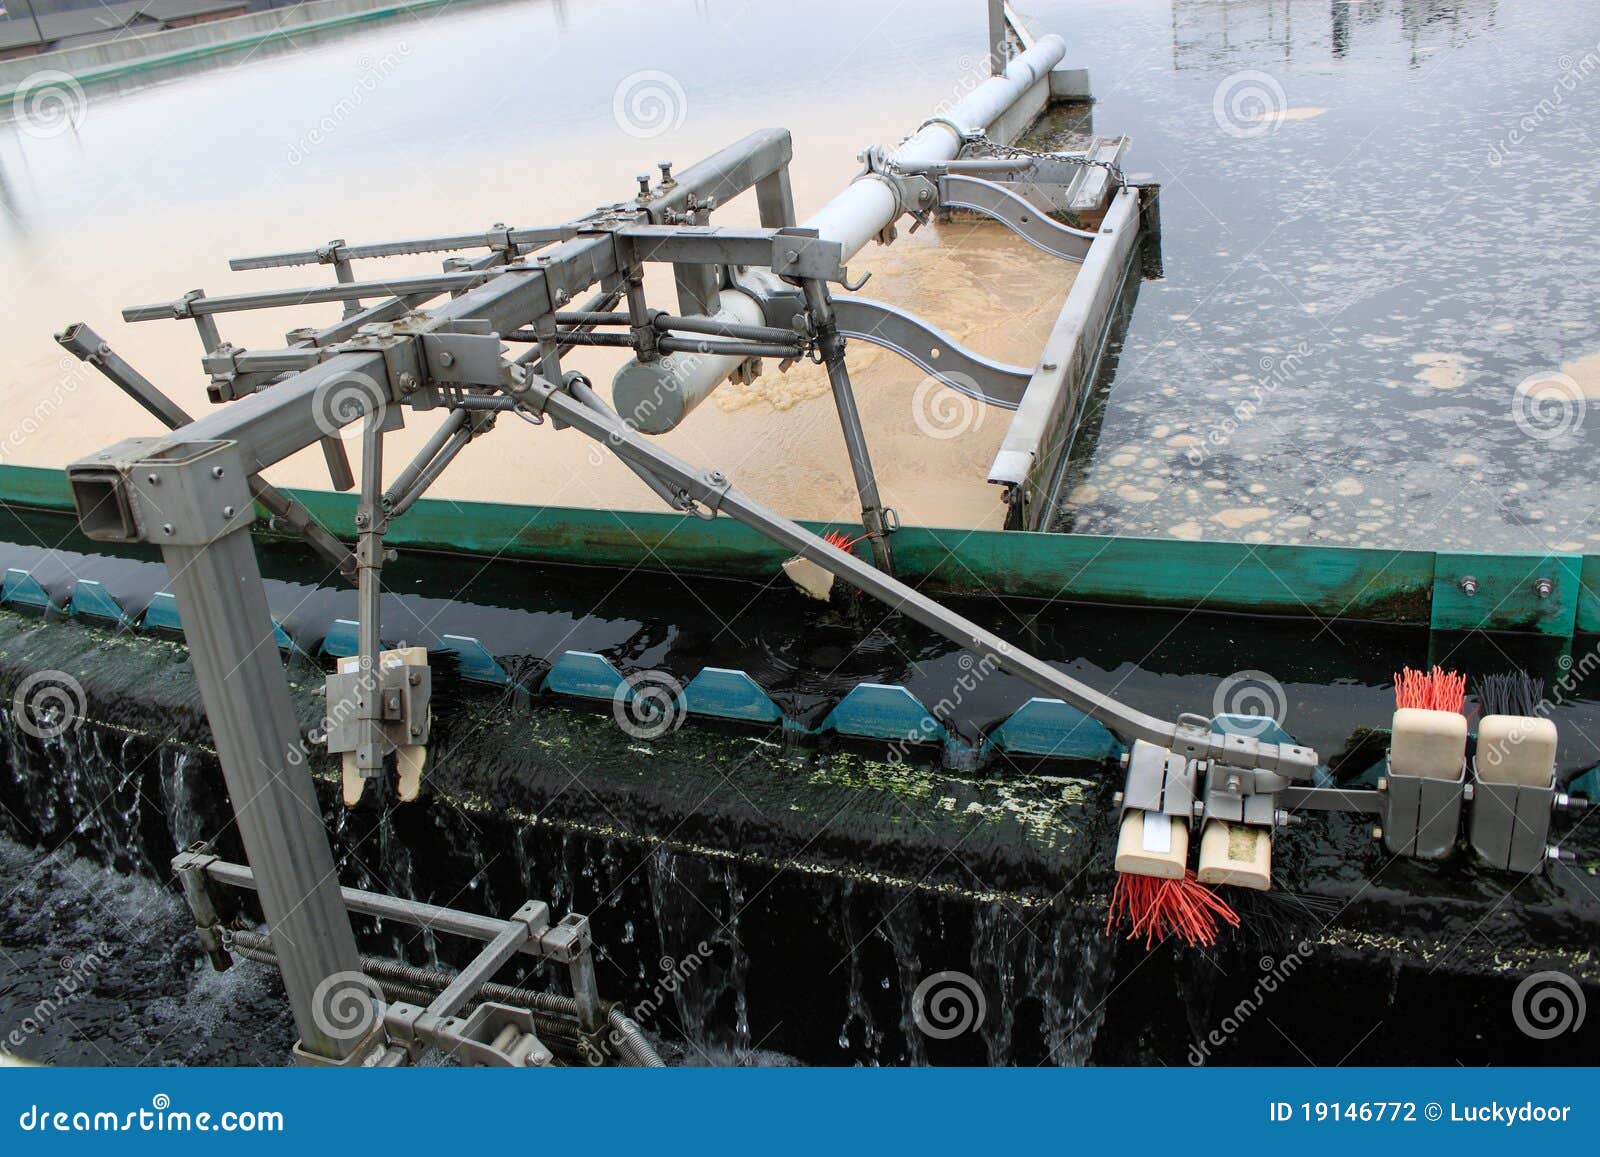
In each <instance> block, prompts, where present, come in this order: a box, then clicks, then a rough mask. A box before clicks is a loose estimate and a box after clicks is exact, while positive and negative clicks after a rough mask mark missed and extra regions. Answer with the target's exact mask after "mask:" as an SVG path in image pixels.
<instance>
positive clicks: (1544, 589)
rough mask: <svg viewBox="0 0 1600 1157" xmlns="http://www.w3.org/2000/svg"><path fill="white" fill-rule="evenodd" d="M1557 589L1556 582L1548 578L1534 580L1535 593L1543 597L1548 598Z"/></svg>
mask: <svg viewBox="0 0 1600 1157" xmlns="http://www.w3.org/2000/svg"><path fill="white" fill-rule="evenodd" d="M1555 589H1556V584H1555V583H1553V582H1551V581H1550V580H1549V579H1547V578H1541V579H1534V580H1533V593H1534V594H1535V595H1536V596H1538V597H1539V598H1541V599H1547V598H1549V597H1550V595H1551V593H1552V592H1554V591H1555Z"/></svg>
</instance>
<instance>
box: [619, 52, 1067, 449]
mask: <svg viewBox="0 0 1600 1157" xmlns="http://www.w3.org/2000/svg"><path fill="white" fill-rule="evenodd" d="M1066 54H1067V46H1066V42H1065V41H1063V40H1062V39H1061V37H1059V36H1044V37H1041V38H1040V39H1039V40H1038V42H1037V43H1035V44H1034V46H1033V47H1032V48H1030V49H1029V50H1028V51H1027V52H1024V53H1022V55H1020V56H1018V57H1017V58H1016V59H1014V60H1013V61H1012V62H1011V63H1010V64H1009V65H1007V67H1006V70H1005V73H1004V74H1003V75H1001V76H992V77H990V78H989V79H988V80H986V81H984V82H983V83H982V84H980V85H978V86H977V87H976V88H974V89H973V90H972V91H971V92H969V93H967V95H966V96H964V97H962V98H961V99H960V100H958V101H957V102H956V103H955V104H953V105H951V106H950V108H949V109H948V110H946V111H944V112H940V113H936V114H935V115H936V117H937V119H935V120H932V121H930V123H928V124H925V125H923V126H922V128H920V129H918V130H917V131H916V132H915V133H913V134H912V135H911V137H910V138H909V139H907V140H906V141H905V142H904V143H903V144H901V145H900V147H899V148H897V149H896V150H895V151H894V152H893V153H891V154H890V159H891V160H894V161H900V162H904V163H917V164H928V163H936V162H939V161H948V160H953V159H954V158H955V156H956V154H957V153H959V152H960V151H961V146H962V145H963V143H964V141H963V136H962V133H958V132H957V130H956V129H955V128H953V127H951V126H952V125H956V126H960V128H961V129H962V130H964V131H965V132H977V131H979V130H983V131H987V130H988V129H989V128H990V127H991V126H992V125H993V124H994V123H995V122H996V121H998V120H999V119H1000V118H1001V117H1002V116H1004V115H1005V114H1006V112H1007V111H1009V110H1010V108H1011V106H1012V105H1014V104H1016V103H1017V101H1019V100H1021V99H1022V98H1023V96H1025V95H1026V94H1027V93H1028V92H1029V91H1031V90H1032V89H1033V87H1034V86H1035V85H1037V84H1039V83H1041V82H1044V83H1048V82H1049V77H1050V70H1051V69H1052V68H1054V67H1055V66H1056V65H1058V64H1060V63H1061V60H1062V58H1063V57H1065V56H1066ZM946 122H949V123H946ZM908 207H909V206H906V205H902V204H901V203H900V195H899V192H898V191H897V190H896V188H895V186H894V185H893V184H892V183H891V182H890V181H889V180H888V179H887V178H885V177H883V176H880V175H878V174H875V173H863V174H862V175H861V176H859V177H857V178H856V179H855V180H854V181H852V182H851V183H850V184H849V185H848V186H847V187H846V188H845V190H844V191H843V192H842V193H840V194H839V195H838V196H837V197H835V198H834V199H833V200H831V201H829V202H828V203H827V204H826V205H824V206H823V207H822V208H821V209H820V210H818V211H817V212H816V213H813V214H812V215H811V216H810V217H809V218H807V219H806V220H805V221H804V222H803V223H802V224H804V225H806V226H808V227H810V228H813V229H816V230H817V232H818V234H819V235H820V236H821V238H822V239H823V240H825V241H837V242H839V243H840V244H841V245H842V246H843V247H844V260H846V261H849V260H850V258H852V257H854V256H855V255H856V254H857V253H858V252H860V251H861V249H862V247H863V246H865V245H866V243H867V242H868V241H870V240H872V239H873V238H874V237H876V236H877V235H878V234H879V233H881V232H883V230H884V229H885V228H887V227H888V226H889V225H890V224H892V223H893V222H894V221H896V220H897V219H898V218H899V217H900V215H901V214H902V213H904V212H905V211H906V209H907V208H908ZM718 304H719V306H720V310H721V312H719V313H718V314H717V317H719V318H721V319H724V320H728V321H739V322H744V323H745V324H749V325H759V324H762V323H763V322H764V321H765V317H764V313H763V311H762V308H761V304H760V302H758V301H757V300H756V299H755V298H754V297H752V296H750V295H749V294H748V293H745V292H743V291H742V290H738V289H725V290H723V291H722V296H721V298H720V299H719V303H718ZM741 361H743V359H742V358H738V357H730V356H724V355H711V354H689V355H685V354H670V355H668V356H666V357H663V358H659V359H657V360H656V361H653V362H641V361H639V360H638V359H637V358H634V359H632V360H630V361H629V362H628V363H627V364H626V365H624V366H623V367H622V368H621V369H620V370H618V371H617V374H616V377H615V378H613V379H612V381H611V402H612V405H613V406H614V407H615V408H616V410H617V412H618V413H619V414H621V415H622V417H623V419H624V420H625V421H628V422H630V423H632V424H634V425H635V426H636V427H637V428H638V429H639V430H641V431H643V432H644V433H646V434H664V433H666V432H667V431H668V430H671V429H673V428H674V427H675V426H677V425H678V423H680V422H682V421H683V419H684V418H686V417H688V415H689V412H690V411H691V410H693V409H694V408H695V407H696V406H698V405H699V404H700V403H701V402H703V401H705V399H706V398H707V397H709V396H710V394H711V392H712V391H713V390H715V389H716V388H717V387H718V386H720V385H721V384H722V383H723V382H724V381H726V380H727V377H728V375H729V374H731V373H732V372H733V371H734V370H735V369H737V368H738V366H739V364H740V362H741ZM641 413H642V415H643V417H644V418H645V419H647V421H645V420H641V417H640V416H639V415H640V414H641Z"/></svg>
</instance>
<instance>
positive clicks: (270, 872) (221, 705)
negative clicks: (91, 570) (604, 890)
mask: <svg viewBox="0 0 1600 1157" xmlns="http://www.w3.org/2000/svg"><path fill="white" fill-rule="evenodd" d="M135 468H136V469H137V468H138V467H137V466H136V467H135ZM224 469H225V468H224ZM225 477H226V474H224V478H225ZM219 481H220V480H219ZM240 481H241V483H242V481H243V480H242V478H241V479H240ZM107 498H108V500H109V499H110V498H111V496H110V495H107ZM161 553H162V560H163V561H164V562H165V563H166V564H167V571H168V573H169V574H170V576H171V588H172V593H173V594H174V595H175V596H176V597H177V600H178V613H179V615H180V616H181V617H182V620H183V624H184V629H185V635H186V637H187V639H188V645H189V658H190V662H191V663H192V664H193V666H194V671H195V681H196V682H197V683H198V684H199V687H200V694H201V699H202V701H203V702H204V704H205V708H206V716H207V718H208V719H209V720H210V722H211V731H212V734H213V736H214V737H215V740H216V746H217V755H218V758H219V760H220V761H221V763H222V770H223V776H224V778H225V779H226V781H227V784H228V794H229V797H230V798H231V799H232V800H233V805H234V818H235V821H236V822H237V824H238V828H239V836H240V839H241V840H242V841H243V843H244V847H245V852H246V854H247V855H248V856H249V857H250V862H251V863H252V864H254V865H256V870H257V872H258V873H259V875H258V880H259V891H260V894H261V907H262V911H263V912H264V914H265V915H266V918H267V923H268V925H269V926H270V927H271V929H272V937H273V943H274V945H276V947H277V949H278V951H279V955H280V960H281V966H282V971H283V982H284V988H285V989H286V990H287V991H288V994H289V1002H290V1005H291V1007H292V1009H293V1011H294V1019H295V1025H296V1027H297V1028H298V1029H299V1032H300V1042H301V1047H302V1048H303V1049H304V1050H306V1051H307V1052H309V1053H312V1054H315V1055H318V1056H322V1057H326V1058H329V1059H332V1060H342V1059H344V1058H346V1057H348V1056H349V1055H350V1054H351V1052H352V1050H353V1048H354V1043H355V1042H352V1041H349V1040H344V1039H340V1038H339V1037H338V1036H337V1035H333V1034H330V1033H329V1032H328V1030H327V1027H326V1025H325V1024H324V1023H322V1018H320V1017H319V1015H318V1010H319V1007H321V1006H320V1005H319V1000H320V999H325V998H326V996H327V994H328V993H327V989H326V988H325V987H324V985H325V984H327V983H331V984H333V985H334V986H335V987H338V986H340V985H341V984H345V983H347V980H346V981H341V980H340V979H339V978H340V977H341V976H343V977H345V978H348V977H349V976H351V975H352V974H354V973H355V972H356V970H357V965H358V958H357V954H356V943H355V936H354V934H353V933H352V932H351V929H350V921H349V918H348V915H347V914H346V912H345V907H344V903H343V901H342V900H341V898H340V896H339V884H338V875H337V871H336V869H335V867H334V862H333V853H332V851H331V850H330V849H329V846H328V836H327V832H326V831H325V830H324V828H323V823H322V809H321V807H320V806H319V805H318V803H317V796H316V792H315V790H314V789H313V787H312V783H311V774H310V771H309V770H308V769H307V767H306V761H305V759H304V757H303V754H302V753H301V748H300V744H301V740H300V729H299V727H298V725H297V724H296V722H295V717H294V712H293V709H292V707H291V706H290V703H289V684H288V681H287V680H286V678H285V677H284V671H283V663H282V661H281V660H280V659H279V657H278V648H277V644H276V643H275V642H274V640H273V633H272V617H271V615H270V614H269V613H268V611H267V600H266V590H265V588H264V587H263V586H262V583H261V571H260V569H259V567H258V566H257V563H256V556H255V546H254V544H253V543H252V542H251V540H250V533H249V530H248V528H247V527H243V526H241V527H239V528H236V529H234V530H232V531H230V532H228V533H225V534H222V535H221V536H220V537H215V538H212V539H210V540H209V541H205V540H202V541H198V542H195V541H191V542H187V543H184V544H182V545H172V546H164V547H163V548H162V552H161ZM319 990H320V993H319Z"/></svg>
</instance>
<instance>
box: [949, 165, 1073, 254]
mask: <svg viewBox="0 0 1600 1157" xmlns="http://www.w3.org/2000/svg"><path fill="white" fill-rule="evenodd" d="M939 207H940V208H942V209H968V210H970V211H972V212H974V213H982V214H983V215H984V216H985V217H988V218H990V219H992V220H995V221H998V222H1000V224H1002V225H1004V226H1005V227H1006V228H1007V229H1009V230H1011V231H1012V232H1013V233H1015V234H1016V235H1017V236H1018V237H1021V238H1022V239H1023V240H1024V241H1026V242H1027V243H1028V244H1029V245H1032V246H1033V247H1034V248H1035V249H1040V250H1043V251H1044V252H1046V253H1048V254H1050V255H1051V256H1052V257H1060V258H1062V259H1064V260H1066V261H1078V262H1081V261H1082V260H1083V259H1084V258H1085V257H1086V256H1088V253H1089V246H1090V245H1092V244H1094V240H1095V238H1096V236H1098V234H1095V233H1092V232H1090V231H1088V230H1085V229H1074V228H1072V227H1071V226H1069V225H1061V224H1058V223H1056V222H1055V221H1053V220H1051V219H1050V217H1049V215H1048V214H1047V213H1046V212H1045V211H1044V210H1042V209H1040V208H1038V207H1037V206H1035V205H1033V204H1031V203H1030V202H1029V201H1028V200H1027V199H1026V198H1024V197H1020V196H1018V195H1017V194H1016V193H1013V192H1012V191H1011V190H1010V189H1007V188H1006V187H1005V186H1003V185H997V184H995V183H994V182H993V181H984V180H981V179H979V178H977V177H969V176H962V175H960V174H957V173H947V174H945V175H944V176H941V177H940V178H939Z"/></svg>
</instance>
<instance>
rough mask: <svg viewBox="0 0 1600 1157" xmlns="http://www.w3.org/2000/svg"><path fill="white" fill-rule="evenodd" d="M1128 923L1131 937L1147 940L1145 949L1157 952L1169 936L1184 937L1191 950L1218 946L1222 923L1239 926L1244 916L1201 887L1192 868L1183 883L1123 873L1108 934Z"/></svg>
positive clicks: (1113, 895) (1113, 897)
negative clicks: (1210, 945)
mask: <svg viewBox="0 0 1600 1157" xmlns="http://www.w3.org/2000/svg"><path fill="white" fill-rule="evenodd" d="M1123 920H1127V921H1128V922H1129V924H1130V925H1131V929H1130V931H1129V932H1128V939H1129V940H1137V939H1138V938H1140V937H1141V936H1142V937H1143V938H1144V946H1145V947H1146V948H1154V947H1155V946H1156V945H1157V944H1159V943H1161V942H1162V941H1163V940H1165V939H1166V938H1167V937H1168V936H1179V937H1182V939H1183V940H1184V942H1185V943H1187V944H1188V945H1189V946H1190V947H1191V948H1192V947H1194V946H1195V945H1197V944H1215V943H1216V942H1217V930H1218V926H1219V924H1227V925H1229V926H1230V927H1233V928H1237V927H1238V926H1239V914H1238V913H1237V912H1235V911H1234V910H1233V907H1232V906H1231V905H1230V904H1229V903H1228V902H1227V901H1226V900H1224V899H1223V898H1222V897H1221V896H1218V895H1217V894H1216V893H1215V892H1213V891H1212V890H1211V889H1210V888H1208V887H1206V886H1205V885H1204V884H1202V883H1200V881H1199V880H1198V879H1196V878H1195V874H1194V872H1193V871H1192V870H1190V871H1186V872H1185V873H1184V876H1183V879H1181V880H1165V879H1158V878H1157V877H1155V876H1140V875H1135V874H1134V873H1132V872H1118V873H1117V883H1116V886H1115V887H1114V888H1113V889H1112V890H1111V911H1110V913H1109V914H1108V915H1107V917H1106V935H1107V936H1109V935H1111V932H1112V930H1113V929H1114V928H1116V926H1117V925H1118V924H1119V923H1121V922H1122V921H1123Z"/></svg>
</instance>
